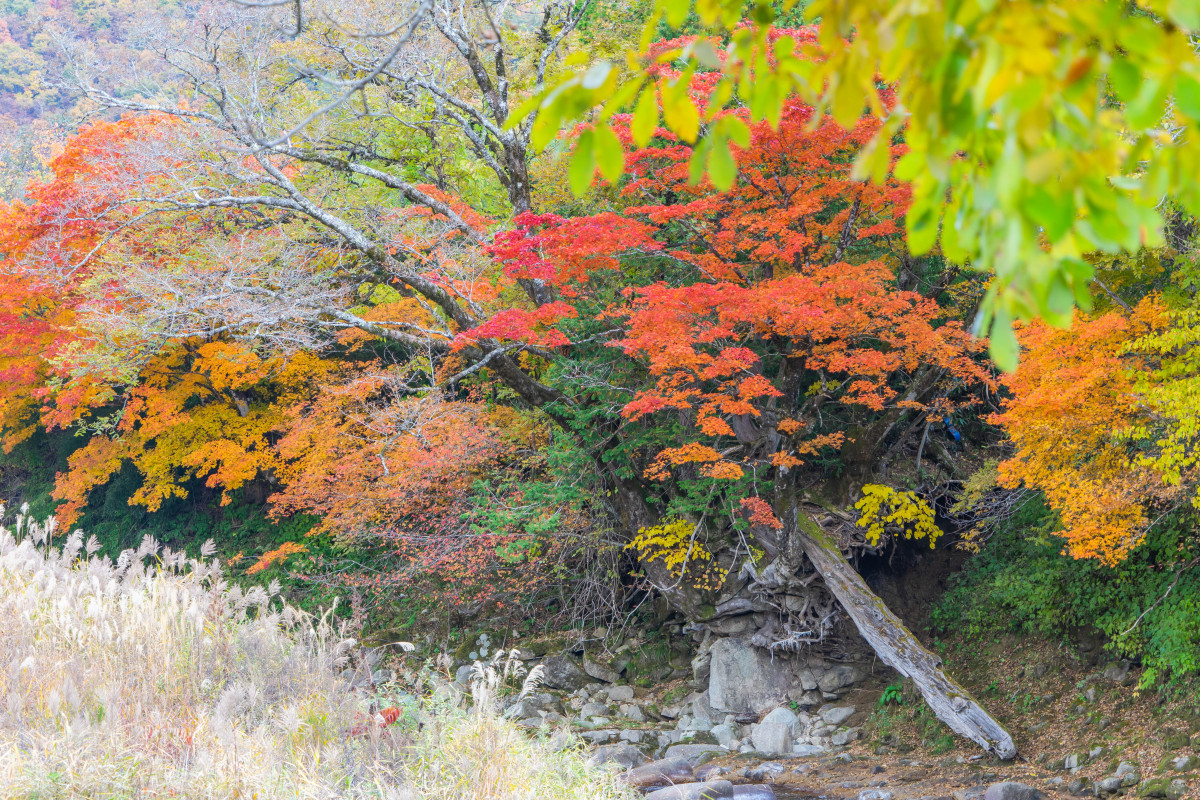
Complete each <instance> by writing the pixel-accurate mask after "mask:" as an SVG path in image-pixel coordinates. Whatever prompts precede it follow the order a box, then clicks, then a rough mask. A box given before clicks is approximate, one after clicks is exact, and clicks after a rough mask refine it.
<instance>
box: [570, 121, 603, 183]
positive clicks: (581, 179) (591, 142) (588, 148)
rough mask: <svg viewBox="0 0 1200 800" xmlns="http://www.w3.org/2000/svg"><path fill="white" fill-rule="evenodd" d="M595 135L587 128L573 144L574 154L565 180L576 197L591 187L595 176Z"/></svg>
mask: <svg viewBox="0 0 1200 800" xmlns="http://www.w3.org/2000/svg"><path fill="white" fill-rule="evenodd" d="M595 147H596V134H595V132H594V131H593V129H592V128H588V129H587V130H585V131H584V132H583V133H581V134H579V138H578V139H577V140H576V142H575V154H574V156H572V157H571V168H570V170H569V171H568V173H567V178H568V180H569V181H570V184H571V192H572V193H573V194H574V195H575V196H576V197H582V196H583V194H584V193H585V192H586V191H587V190H588V187H589V186H591V185H592V178H593V177H594V176H595V174H596V150H595Z"/></svg>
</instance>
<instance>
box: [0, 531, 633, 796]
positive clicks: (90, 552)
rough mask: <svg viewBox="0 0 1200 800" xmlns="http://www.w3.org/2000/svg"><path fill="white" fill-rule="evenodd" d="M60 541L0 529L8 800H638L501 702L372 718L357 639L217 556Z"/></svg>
mask: <svg viewBox="0 0 1200 800" xmlns="http://www.w3.org/2000/svg"><path fill="white" fill-rule="evenodd" d="M22 527H24V529H25V530H24V532H25V534H26V536H24V537H23V538H21V533H22ZM52 533H53V530H52V527H51V526H37V525H30V524H28V523H27V522H26V521H24V520H21V519H20V518H18V524H17V526H16V530H15V531H14V530H10V529H8V528H5V527H0V619H3V620H4V621H5V623H4V625H3V626H2V627H0V701H2V702H0V787H3V789H0V795H2V796H3V797H28V798H32V797H37V798H50V797H71V798H76V797H143V796H146V797H150V796H180V797H188V798H228V797H258V798H263V799H264V800H265V799H266V798H275V797H280V798H282V797H287V798H341V797H345V798H396V799H397V800H399V798H418V797H421V798H443V797H444V798H450V797H455V798H478V799H479V800H483V798H489V799H490V798H496V799H497V800H501V799H503V798H514V800H515V798H518V797H520V798H525V797H545V798H584V797H587V798H593V797H595V798H617V797H625V796H626V795H625V794H624V792H623V790H619V789H617V788H616V787H615V784H614V781H613V776H612V774H611V773H610V772H605V771H600V770H597V769H593V768H590V767H588V766H586V763H585V762H584V760H583V758H582V756H581V753H580V751H579V750H578V749H577V748H566V749H563V750H561V751H559V752H554V751H552V749H551V748H550V746H549V744H548V743H546V742H544V741H534V740H531V739H529V738H527V737H525V736H524V735H523V734H522V733H521V732H520V731H519V730H518V729H517V728H516V727H515V726H514V725H513V724H512V723H510V722H508V721H506V720H503V719H501V718H500V717H499V716H497V715H496V713H495V711H494V708H493V707H492V706H491V704H480V705H479V706H478V708H477V709H476V710H475V711H472V712H470V713H468V712H465V711H462V710H460V709H459V708H458V707H457V705H455V704H454V703H453V702H450V701H445V700H443V701H442V702H440V703H439V702H436V701H434V700H433V699H427V700H425V701H417V700H416V699H415V698H410V704H409V708H407V709H406V712H407V713H404V714H402V715H400V724H397V725H395V726H393V727H390V728H384V727H382V726H380V725H377V724H371V722H370V721H371V717H370V716H369V715H367V714H365V713H364V712H365V711H366V709H367V708H368V707H369V706H370V704H371V703H372V701H376V702H377V701H378V700H379V698H378V697H370V696H367V695H366V694H364V693H360V692H357V691H356V690H355V689H353V688H352V682H351V681H350V680H349V679H348V678H350V677H352V670H348V669H347V667H348V666H349V657H350V655H351V652H352V650H353V648H354V647H355V642H354V640H352V639H348V638H346V637H345V636H343V635H341V634H340V632H339V629H337V628H336V627H335V624H334V622H333V621H332V616H331V615H330V614H325V615H323V616H317V617H314V616H312V615H309V614H307V613H305V612H301V611H298V610H296V609H294V608H292V607H290V606H288V605H287V604H286V603H279V602H275V601H273V600H272V594H274V589H275V587H272V589H270V590H264V589H262V588H254V589H251V590H249V591H243V590H242V589H240V588H239V587H237V586H232V585H230V584H229V583H227V581H226V579H225V577H224V576H223V574H222V572H221V567H220V565H219V564H218V563H217V562H216V561H215V560H212V561H205V560H204V559H205V558H207V556H208V555H210V554H211V547H210V546H206V548H205V549H203V550H202V558H200V559H187V558H186V557H185V556H184V554H182V553H174V552H171V551H170V550H167V549H162V548H160V547H159V546H158V544H157V543H156V542H154V541H153V540H152V539H147V540H146V541H145V542H143V544H142V546H141V547H140V548H139V549H138V550H137V551H125V552H124V553H122V554H121V555H120V557H119V558H118V559H117V560H116V561H115V562H114V561H112V560H110V559H108V558H98V557H95V556H94V553H95V551H96V550H97V549H98V547H99V543H98V542H97V541H95V539H94V537H93V539H92V540H90V541H89V542H88V544H87V545H86V546H85V545H84V543H83V539H82V536H81V535H80V534H79V533H74V534H72V535H70V536H69V537H67V539H66V542H65V544H64V545H63V546H62V548H61V550H60V549H56V548H53V547H50V546H49V544H48V543H49V541H50V539H51V534H52ZM348 672H349V673H350V674H349V675H347V673H348ZM418 721H419V722H420V723H421V724H420V725H418V724H417V722H418ZM364 723H366V724H365V725H364ZM355 729H357V730H360V731H361V730H364V729H365V730H366V731H367V735H352V732H353V731H354V730H355Z"/></svg>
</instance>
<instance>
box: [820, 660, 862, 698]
mask: <svg viewBox="0 0 1200 800" xmlns="http://www.w3.org/2000/svg"><path fill="white" fill-rule="evenodd" d="M861 679H862V673H860V672H859V671H858V669H857V668H856V667H851V666H849V665H847V664H839V665H838V666H836V667H834V668H833V669H831V670H829V671H828V672H826V673H825V674H824V675H822V676H821V677H820V678H818V679H817V688H819V689H820V690H821V691H822V692H831V693H832V692H836V691H837V690H838V689H844V688H846V687H847V686H850V685H851V684H853V683H856V682H857V681H859V680H861Z"/></svg>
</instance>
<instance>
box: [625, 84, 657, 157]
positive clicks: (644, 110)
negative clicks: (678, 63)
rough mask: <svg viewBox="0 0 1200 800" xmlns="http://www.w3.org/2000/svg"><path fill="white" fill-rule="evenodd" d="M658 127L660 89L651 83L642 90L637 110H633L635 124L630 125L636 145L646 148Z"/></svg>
mask: <svg viewBox="0 0 1200 800" xmlns="http://www.w3.org/2000/svg"><path fill="white" fill-rule="evenodd" d="M657 127H658V89H657V87H655V85H654V84H653V83H650V84H647V85H646V88H645V89H642V94H641V97H639V98H638V102H637V108H635V109H634V110H633V123H632V125H630V132H631V133H632V134H633V142H634V144H636V145H637V146H638V147H645V146H646V145H647V144H649V142H650V139H651V138H652V137H653V136H654V131H655V129H656V128H657Z"/></svg>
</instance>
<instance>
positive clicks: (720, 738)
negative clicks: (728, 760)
mask: <svg viewBox="0 0 1200 800" xmlns="http://www.w3.org/2000/svg"><path fill="white" fill-rule="evenodd" d="M709 733H711V734H712V735H713V736H714V737H716V740H717V744H719V745H721V747H724V748H725V749H726V750H736V749H737V746H738V745H739V744H740V743H741V738H742V737H741V735H740V731H739V730H738V726H737V725H734V724H730V723H728V722H722V723H721V724H720V725H714V726H713V729H712V730H711V731H709Z"/></svg>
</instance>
